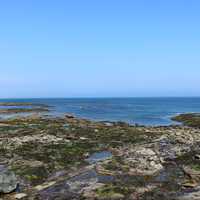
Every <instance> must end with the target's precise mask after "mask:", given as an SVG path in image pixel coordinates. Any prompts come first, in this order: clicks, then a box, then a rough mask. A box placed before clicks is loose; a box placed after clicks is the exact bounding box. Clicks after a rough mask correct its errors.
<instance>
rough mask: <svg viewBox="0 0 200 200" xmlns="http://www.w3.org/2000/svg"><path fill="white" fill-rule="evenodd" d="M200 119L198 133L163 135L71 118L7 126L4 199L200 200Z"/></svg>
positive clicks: (0, 185) (169, 129) (5, 122)
mask: <svg viewBox="0 0 200 200" xmlns="http://www.w3.org/2000/svg"><path fill="white" fill-rule="evenodd" d="M194 115H195V116H194ZM181 117H183V116H179V120H178V121H182V120H181V119H180V118H181ZM187 117H188V116H187ZM194 117H195V125H193V124H192V125H191V124H188V123H187V124H186V123H185V121H183V123H184V125H174V126H163V127H150V126H138V125H137V126H133V125H129V124H126V123H123V122H95V121H89V120H86V119H79V118H76V117H74V116H72V115H66V116H65V117H52V116H51V117H50V116H40V115H37V114H35V115H30V116H27V117H16V118H10V119H2V120H0V199H5V200H12V199H22V200H26V199H27V200H40V199H41V200H44V199H45V200H54V199H57V200H61V199H62V200H64V199H69V200H84V199H88V200H161V199H162V200H197V199H200V146H199V144H200V129H199V127H200V126H197V122H196V121H197V118H198V117H199V118H200V116H199V115H197V114H190V121H192V120H193V119H194ZM188 125H189V126H188ZM199 125H200V124H199Z"/></svg>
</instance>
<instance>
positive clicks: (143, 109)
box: [0, 98, 200, 125]
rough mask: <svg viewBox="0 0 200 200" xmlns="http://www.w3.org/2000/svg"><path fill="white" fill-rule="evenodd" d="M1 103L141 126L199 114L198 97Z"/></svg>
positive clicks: (48, 100) (199, 101) (66, 99)
mask: <svg viewBox="0 0 200 200" xmlns="http://www.w3.org/2000/svg"><path fill="white" fill-rule="evenodd" d="M0 102H32V103H43V104H47V105H50V106H52V107H51V108H50V109H51V112H50V114H53V115H58V116H59V115H63V114H64V113H72V114H74V115H76V116H78V117H83V118H88V119H93V120H103V121H104V120H109V121H125V122H129V123H132V124H134V123H139V124H144V125H168V124H171V123H172V121H171V120H170V118H171V117H172V116H174V115H177V114H179V113H186V112H200V98H76V99H72V98H71V99H70V98H57V99H1V100H0Z"/></svg>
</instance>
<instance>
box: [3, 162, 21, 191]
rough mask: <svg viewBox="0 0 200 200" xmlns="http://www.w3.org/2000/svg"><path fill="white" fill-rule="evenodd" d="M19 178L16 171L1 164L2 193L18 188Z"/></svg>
mask: <svg viewBox="0 0 200 200" xmlns="http://www.w3.org/2000/svg"><path fill="white" fill-rule="evenodd" d="M17 184H18V182H17V178H16V176H15V174H14V172H12V171H10V170H8V169H7V168H6V167H5V166H2V165H0V193H10V192H13V191H14V190H15V189H16V188H17Z"/></svg>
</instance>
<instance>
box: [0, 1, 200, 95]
mask: <svg viewBox="0 0 200 200" xmlns="http://www.w3.org/2000/svg"><path fill="white" fill-rule="evenodd" d="M0 88H1V89H0V97H93V96H94V97H106V96H108V97H115V96H122V97H125V96H133V97H134V96H200V1H199V0H166V1H164V0H99V1H98V0H71V1H69V0H17V1H16V0H6V1H1V2H0Z"/></svg>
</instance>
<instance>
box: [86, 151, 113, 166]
mask: <svg viewBox="0 0 200 200" xmlns="http://www.w3.org/2000/svg"><path fill="white" fill-rule="evenodd" d="M111 157H112V153H111V152H109V151H101V152H97V153H93V154H92V155H91V156H90V157H89V158H87V159H86V161H87V162H89V164H95V163H97V162H100V161H104V160H106V159H108V158H111Z"/></svg>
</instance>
